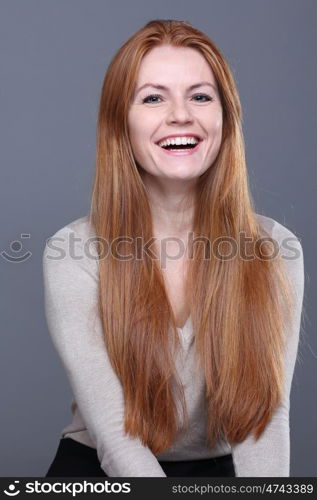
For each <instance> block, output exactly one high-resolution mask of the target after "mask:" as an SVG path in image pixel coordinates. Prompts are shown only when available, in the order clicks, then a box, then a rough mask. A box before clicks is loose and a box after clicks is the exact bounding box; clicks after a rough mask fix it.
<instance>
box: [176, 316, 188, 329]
mask: <svg viewBox="0 0 317 500" xmlns="http://www.w3.org/2000/svg"><path fill="white" fill-rule="evenodd" d="M190 318H191V315H189V316H188V318H187V320H186V321H185V324H184V325H183V326H182V328H180V327H179V326H177V327H176V329H177V330H179V331H180V332H183V331H184V330H185V328H186V326H187V324H188V322H189V320H190Z"/></svg>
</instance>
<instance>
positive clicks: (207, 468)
mask: <svg viewBox="0 0 317 500" xmlns="http://www.w3.org/2000/svg"><path fill="white" fill-rule="evenodd" d="M159 464H160V466H161V467H162V469H163V471H164V472H165V474H166V476H167V477H227V476H229V477H235V470H234V465H233V460H232V455H231V454H229V455H224V456H222V457H216V458H205V459H202V460H182V461H177V462H172V461H159ZM45 477H109V476H107V474H105V472H104V471H103V470H102V468H101V467H100V462H99V459H98V455H97V451H96V450H95V449H94V448H91V447H90V446H86V445H85V444H82V443H79V442H78V441H75V440H74V439H72V438H62V439H61V440H60V442H59V446H58V449H57V452H56V455H55V458H54V460H53V462H52V464H51V466H50V468H49V470H48V472H47V474H46V476H45Z"/></svg>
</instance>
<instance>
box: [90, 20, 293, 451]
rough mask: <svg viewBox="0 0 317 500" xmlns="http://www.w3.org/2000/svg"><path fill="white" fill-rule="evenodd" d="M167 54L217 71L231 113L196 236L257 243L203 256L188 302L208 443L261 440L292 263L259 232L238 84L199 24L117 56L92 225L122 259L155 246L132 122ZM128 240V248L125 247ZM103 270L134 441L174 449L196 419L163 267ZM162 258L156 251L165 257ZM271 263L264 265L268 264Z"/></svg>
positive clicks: (195, 250) (156, 33)
mask: <svg viewBox="0 0 317 500" xmlns="http://www.w3.org/2000/svg"><path fill="white" fill-rule="evenodd" d="M161 44H170V45H172V46H175V47H191V48H194V49H196V50H197V51H199V52H200V54H202V55H203V57H204V58H205V59H206V61H207V62H208V64H209V65H210V67H211V69H212V71H213V73H214V75H215V78H216V81H217V85H218V89H219V93H220V98H221V104H222V109H223V133H222V144H221V147H220V151H219V154H218V156H217V158H216V160H215V161H214V163H213V165H212V166H211V167H210V168H209V169H208V170H207V171H206V172H205V173H204V174H203V175H201V177H200V178H199V179H198V182H197V190H196V199H195V200H196V202H195V213H194V233H195V236H198V237H203V238H204V239H205V240H206V241H209V242H214V241H215V240H216V239H217V238H219V237H225V238H227V237H230V238H233V239H234V240H235V241H239V234H240V233H241V232H245V234H246V235H247V236H248V237H252V241H253V242H254V245H253V246H252V245H250V248H248V253H249V254H250V252H251V255H252V256H253V257H254V258H253V259H248V260H246V259H242V258H234V259H231V260H226V259H222V258H219V257H218V258H215V257H214V256H213V255H212V254H211V252H210V246H209V247H208V245H207V254H208V256H209V258H206V248H205V247H202V246H201V245H193V246H192V248H191V251H192V258H191V259H190V260H189V261H188V271H187V275H186V291H187V292H186V293H187V299H188V304H189V306H190V311H191V318H192V324H193V333H194V344H195V355H196V360H197V363H198V364H199V366H200V367H201V370H203V372H204V375H205V382H206V401H207V408H208V442H209V444H210V446H213V444H215V443H216V442H217V440H218V439H220V438H223V437H225V438H226V439H227V440H228V442H230V443H237V442H240V441H242V440H244V439H245V438H246V436H247V435H248V434H249V433H250V432H253V433H254V436H255V438H256V439H258V438H259V437H260V435H261V433H262V432H263V430H264V429H265V427H266V425H267V424H268V422H269V421H270V419H271V417H272V414H273V412H274V409H275V408H276V407H277V405H278V404H279V402H280V400H281V396H282V389H283V376H284V375H283V373H284V371H283V369H284V368H283V349H284V345H285V340H286V339H285V334H284V332H285V331H287V329H286V324H287V320H289V321H291V311H292V299H293V296H292V293H291V283H289V281H288V278H287V274H286V273H285V269H284V266H283V264H284V263H283V261H282V259H281V258H280V257H279V256H277V257H276V258H268V256H269V254H271V253H272V245H271V244H270V243H269V242H265V241H264V242H263V241H262V244H261V246H260V242H259V238H260V237H262V236H269V235H266V233H265V231H264V229H263V228H262V227H261V226H260V225H259V223H258V221H257V218H256V214H255V210H254V208H253V202H252V199H251V195H250V192H249V187H248V177H247V169H246V160H245V149H244V140H243V134H242V127H241V122H242V113H241V105H240V101H239V96H238V93H237V89H236V85H235V82H234V79H233V76H232V73H231V71H230V68H229V66H228V64H227V62H226V61H225V59H224V56H223V55H222V54H221V52H220V51H219V49H218V48H217V47H216V46H215V44H214V43H213V42H212V41H211V40H210V39H209V38H208V37H207V36H206V35H205V34H203V33H202V32H200V31H199V30H197V29H195V28H194V27H192V26H191V25H190V24H189V23H188V22H185V21H176V20H153V21H150V22H148V23H147V24H146V25H145V26H144V27H143V28H142V29H140V30H139V31H137V32H136V33H135V34H134V35H133V36H132V37H131V38H130V39H129V40H128V41H127V42H126V43H124V44H123V45H122V47H121V48H120V49H119V50H118V52H117V53H116V54H115V56H114V57H113V59H112V61H111V62H110V64H109V67H108V69H107V72H106V75H105V78H104V82H103V85H102V91H101V97H100V107H99V116H98V125H97V159H96V172H95V179H94V183H93V190H92V196H91V207H90V223H91V224H92V225H93V226H94V230H95V233H96V236H97V237H99V239H100V241H106V242H109V243H111V242H113V240H115V239H117V240H116V241H120V238H122V240H121V243H120V254H121V255H125V253H126V254H127V255H128V254H129V255H131V252H132V255H133V257H135V256H136V252H137V248H136V247H133V245H131V244H130V243H129V242H127V241H126V239H127V238H132V240H133V241H134V239H135V238H136V237H141V240H142V241H143V242H147V241H149V240H150V239H151V238H152V237H153V228H152V219H151V211H150V206H149V200H148V197H147V193H146V189H145V186H144V184H143V182H142V179H141V176H140V173H139V170H138V166H137V165H136V162H135V159H134V157H133V154H132V149H131V144H130V141H129V134H128V127H127V115H128V110H129V102H130V99H131V96H132V95H133V91H134V88H135V83H136V78H137V75H138V70H139V66H140V63H141V60H142V58H143V56H144V55H145V54H146V53H147V52H148V51H149V50H151V49H152V48H153V47H156V46H158V45H161ZM118 238H119V240H118ZM103 250H104V249H103V248H101V246H100V245H99V246H98V252H99V255H100V259H99V278H100V279H99V314H100V318H101V321H102V326H103V332H104V340H105V344H106V346H107V350H108V353H109V357H110V360H111V363H112V366H113V369H114V370H115V372H116V373H117V375H118V377H119V378H120V381H121V383H122V387H123V391H124V400H125V423H124V424H125V431H126V433H128V434H130V435H131V436H134V437H137V436H138V437H139V438H140V439H141V440H142V442H143V444H144V445H146V446H148V447H149V448H150V449H151V450H152V452H153V453H155V454H158V453H160V452H162V451H164V450H165V449H166V448H168V447H169V446H170V445H171V444H172V443H173V442H174V440H175V439H176V437H177V433H178V431H179V426H178V420H177V419H178V416H177V406H176V401H175V398H176V397H179V398H180V401H181V404H182V409H183V417H184V421H183V425H188V416H187V412H186V404H185V398H184V392H183V388H182V384H181V382H180V380H179V378H178V375H177V372H176V368H175V362H174V355H175V352H176V350H177V349H180V348H181V343H180V339H179V337H178V332H177V329H176V324H175V317H174V314H173V311H172V308H171V304H170V302H169V300H168V296H167V293H166V289H165V285H164V280H163V276H162V272H161V269H160V266H159V264H158V260H156V259H153V258H151V257H150V256H149V255H148V254H147V253H144V254H143V257H142V258H141V259H137V258H129V259H128V258H127V259H124V258H117V256H116V255H114V254H113V252H110V253H109V254H108V256H107V258H102V254H103ZM152 251H154V252H155V250H154V249H152ZM259 255H262V256H263V258H259Z"/></svg>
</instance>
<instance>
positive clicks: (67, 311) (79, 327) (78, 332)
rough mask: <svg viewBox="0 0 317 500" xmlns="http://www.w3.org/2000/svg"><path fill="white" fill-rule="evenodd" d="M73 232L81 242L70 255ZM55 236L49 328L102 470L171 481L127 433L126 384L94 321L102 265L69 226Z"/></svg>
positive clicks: (49, 259) (46, 260) (46, 258)
mask: <svg viewBox="0 0 317 500" xmlns="http://www.w3.org/2000/svg"><path fill="white" fill-rule="evenodd" d="M71 233H73V234H72V236H76V238H77V242H75V247H73V249H72V250H71V251H70V250H69V248H70V247H71V245H70V235H71ZM53 237H54V238H56V239H55V240H54V248H56V244H57V243H58V248H59V256H58V258H57V255H56V251H55V250H54V251H53V250H52V245H49V243H48V242H46V245H45V249H44V253H43V277H44V304H45V314H46V320H47V325H48V329H49V333H50V337H51V340H52V342H53V345H54V347H55V349H56V351H57V353H58V355H59V357H60V359H61V361H62V365H63V367H64V369H65V372H66V375H67V377H68V380H69V382H70V385H71V388H72V391H73V393H74V397H75V400H76V402H77V405H78V407H79V409H80V412H81V414H82V416H83V419H84V422H85V424H86V427H87V430H88V432H89V435H90V436H91V438H92V441H93V442H94V444H95V447H96V451H97V455H98V458H99V461H100V465H101V468H102V469H103V470H104V472H105V473H106V474H107V475H108V476H110V477H112V476H115V477H123V476H124V477H166V474H165V473H164V471H163V469H162V467H161V466H160V464H159V462H158V460H157V458H156V457H155V455H154V454H153V453H152V452H151V450H150V449H149V448H148V447H146V446H144V445H143V444H142V442H141V441H140V440H139V439H137V438H132V437H130V436H129V435H127V434H125V432H124V401H123V390H122V386H121V382H120V380H119V379H118V377H117V375H116V373H115V372H114V370H113V369H112V365H111V363H110V360H109V357H108V354H107V350H106V347H105V344H104V340H103V332H102V326H101V322H100V319H98V317H97V316H94V312H95V311H96V305H97V290H98V277H97V262H96V260H93V259H92V258H91V257H87V255H88V253H89V252H88V247H87V248H86V251H85V252H84V251H83V244H82V241H81V238H78V234H76V233H75V232H74V231H72V230H71V229H70V228H68V227H67V226H65V227H63V228H62V229H60V230H59V231H57V232H56V233H55V234H54V235H53ZM53 237H51V238H53ZM51 238H50V239H51ZM57 238H58V239H57ZM79 253H80V255H79ZM71 254H73V255H71ZM80 256H81V258H79V257H80ZM92 318H93V321H91V320H92Z"/></svg>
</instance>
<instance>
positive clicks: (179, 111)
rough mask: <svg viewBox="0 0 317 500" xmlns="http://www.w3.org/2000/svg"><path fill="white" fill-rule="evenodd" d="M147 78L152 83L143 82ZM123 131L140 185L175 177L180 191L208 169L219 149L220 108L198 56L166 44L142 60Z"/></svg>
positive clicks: (210, 77)
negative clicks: (140, 176) (138, 170)
mask: <svg viewBox="0 0 317 500" xmlns="http://www.w3.org/2000/svg"><path fill="white" fill-rule="evenodd" d="M149 75H150V76H151V81H153V82H155V83H148V82H147V80H148V76H149ZM157 90H160V94H158V93H154V92H155V91H157ZM149 92H150V93H149ZM151 92H153V93H151ZM128 127H129V137H130V140H131V146H132V150H133V155H134V158H135V160H136V161H137V162H138V164H139V165H142V167H143V181H144V182H145V183H147V180H146V179H147V178H148V177H151V176H153V175H154V176H155V179H156V182H157V180H158V178H160V179H162V181H163V179H166V178H168V179H172V178H173V177H174V178H175V179H178V181H180V182H178V185H179V186H181V181H182V180H183V184H185V185H187V184H188V180H189V179H190V178H191V179H196V178H197V177H198V176H199V175H201V174H203V173H204V172H205V171H206V170H207V169H208V168H209V167H210V166H211V165H212V164H213V162H214V160H215V158H216V156H217V154H218V152H219V148H220V145H221V137H222V106H221V102H220V97H219V93H218V90H217V83H216V79H215V76H214V74H213V71H212V69H211V67H210V65H209V64H208V63H207V61H206V59H205V58H204V57H203V56H202V54H201V53H200V52H198V51H197V50H196V49H194V48H191V47H182V46H181V47H178V46H177V47H175V46H173V45H169V44H166V45H159V46H156V47H154V48H152V50H151V51H149V52H148V53H147V54H146V55H145V56H144V57H143V59H142V62H141V64H140V68H139V73H138V79H137V82H136V91H135V93H134V96H133V99H132V101H131V103H130V107H129V113H128ZM186 137H187V138H188V140H189V143H192V144H188V143H187V142H186V140H185V138H186ZM157 146H158V147H157ZM162 149H163V151H162ZM145 172H146V173H145ZM163 182H164V181H163Z"/></svg>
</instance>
